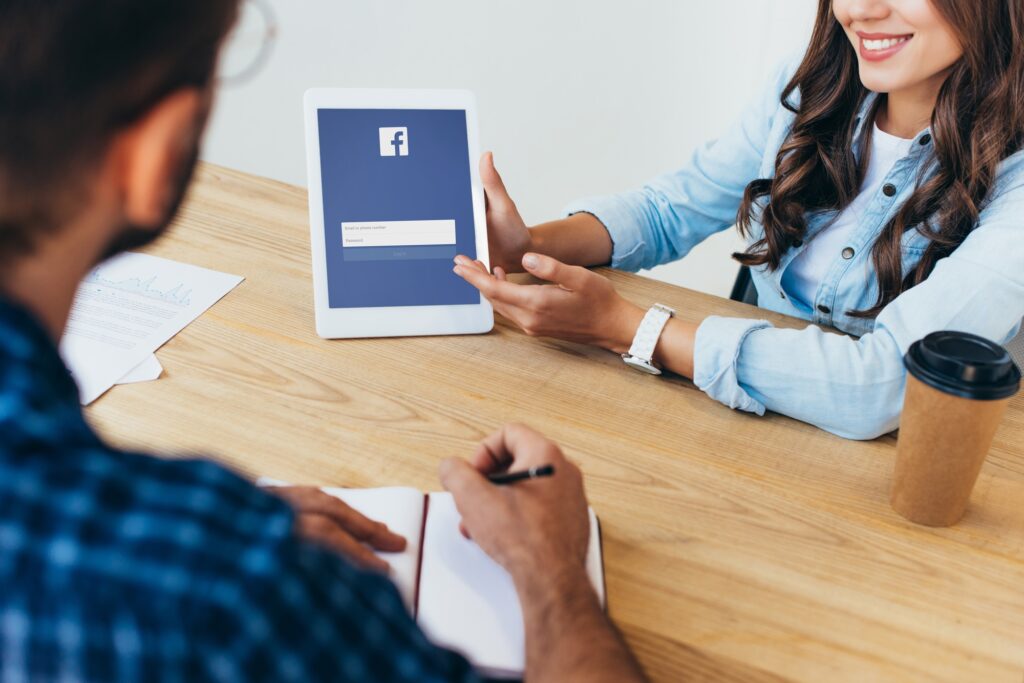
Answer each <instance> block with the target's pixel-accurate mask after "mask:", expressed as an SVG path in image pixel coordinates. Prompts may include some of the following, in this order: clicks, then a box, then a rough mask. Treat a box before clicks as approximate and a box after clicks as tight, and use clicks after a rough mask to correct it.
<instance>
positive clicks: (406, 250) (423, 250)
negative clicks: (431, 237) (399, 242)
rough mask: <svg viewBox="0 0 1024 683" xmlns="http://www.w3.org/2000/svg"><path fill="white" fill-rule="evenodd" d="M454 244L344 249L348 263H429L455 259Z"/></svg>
mask: <svg viewBox="0 0 1024 683" xmlns="http://www.w3.org/2000/svg"><path fill="white" fill-rule="evenodd" d="M456 253H457V251H456V246H455V245H454V244H431V245H428V246H417V247H343V248H342V250H341V255H342V258H343V259H344V260H346V261H427V260H435V259H448V260H449V261H450V260H452V259H454V258H455V254H456Z"/></svg>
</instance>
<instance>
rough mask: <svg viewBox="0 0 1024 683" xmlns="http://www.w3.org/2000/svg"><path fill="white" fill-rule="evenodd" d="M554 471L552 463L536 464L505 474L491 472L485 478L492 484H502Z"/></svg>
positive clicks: (546, 474)
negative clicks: (526, 468)
mask: <svg viewBox="0 0 1024 683" xmlns="http://www.w3.org/2000/svg"><path fill="white" fill-rule="evenodd" d="M554 473H555V466H554V465H538V466H537V467H531V468H530V469H528V470H523V471H522V472H506V473H505V474H492V475H490V476H488V477H487V478H488V479H490V481H491V483H492V484H497V485H498V486H503V485H505V484H512V483H514V482H517V481H524V480H526V479H537V478H538V477H550V476H551V475H553V474H554Z"/></svg>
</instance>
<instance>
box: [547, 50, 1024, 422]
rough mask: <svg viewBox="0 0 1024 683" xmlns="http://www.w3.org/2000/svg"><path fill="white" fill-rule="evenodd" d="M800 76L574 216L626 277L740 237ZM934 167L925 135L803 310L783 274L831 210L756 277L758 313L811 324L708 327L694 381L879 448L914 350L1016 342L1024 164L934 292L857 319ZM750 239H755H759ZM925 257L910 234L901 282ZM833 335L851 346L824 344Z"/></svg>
mask: <svg viewBox="0 0 1024 683" xmlns="http://www.w3.org/2000/svg"><path fill="white" fill-rule="evenodd" d="M796 66H797V64H796V63H787V64H786V65H785V66H784V67H783V68H781V69H779V70H778V71H777V73H776V74H775V76H774V77H773V78H772V79H771V82H770V83H769V84H768V86H767V87H766V88H765V89H764V91H763V93H762V94H761V95H760V96H759V97H758V98H757V99H755V101H754V102H753V103H752V104H751V105H750V106H749V107H748V108H747V109H746V111H745V112H744V114H743V115H742V117H741V118H740V120H739V122H737V123H736V124H735V125H734V126H733V127H732V128H731V129H729V131H728V132H726V133H725V135H724V136H722V137H721V138H720V139H719V140H717V141H715V142H713V143H711V144H709V145H707V146H705V147H703V148H701V149H699V150H698V151H697V152H696V153H695V154H694V155H693V158H692V159H691V161H690V163H689V164H687V165H686V166H685V167H684V168H682V169H681V170H679V171H676V172H674V173H670V174H667V175H664V176H662V177H659V178H656V179H655V180H653V181H651V182H650V183H649V184H647V185H646V186H644V187H643V188H642V189H639V190H635V191H631V192H625V193H622V194H618V195H613V196H609V197H599V198H592V199H587V200H582V201H579V202H575V203H573V204H572V205H570V206H569V207H568V208H567V210H566V212H567V214H570V215H571V214H574V213H580V212H585V213H590V214H593V215H594V216H596V217H597V218H598V219H599V220H600V221H601V222H602V223H603V224H604V225H605V226H606V227H607V229H608V232H609V234H610V235H611V238H612V241H613V243H614V250H613V255H612V266H613V267H615V268H620V269H622V270H629V271H637V270H640V269H642V268H651V267H653V266H656V265H659V264H662V263H667V262H669V261H675V260H677V259H680V258H682V257H684V256H685V255H686V254H687V253H688V252H689V251H690V250H691V249H692V248H693V247H694V246H695V245H697V244H699V243H700V242H701V241H703V240H704V239H705V238H707V237H708V236H710V235H712V234H714V233H717V232H720V231H722V230H726V229H728V228H729V227H731V226H733V225H734V224H735V222H736V215H737V211H738V210H739V205H740V202H741V199H742V196H743V191H744V189H745V188H746V186H747V184H748V183H750V182H751V181H752V180H754V179H757V178H770V177H773V176H774V172H775V157H776V154H777V153H778V151H779V148H780V147H781V145H782V143H783V142H784V141H785V139H786V137H787V136H788V134H789V131H790V129H791V127H792V124H793V120H794V118H795V115H794V114H793V113H792V112H790V111H788V110H787V109H785V108H784V107H782V105H781V102H780V99H781V94H782V91H783V89H784V88H785V85H786V83H787V82H788V81H789V79H790V78H791V76H792V74H793V73H794V71H795V69H796ZM796 97H797V95H794V99H795V98H796ZM876 97H877V95H874V94H872V95H871V96H870V97H869V98H868V100H867V101H866V102H865V104H864V107H863V108H862V109H861V112H860V115H859V119H860V121H859V124H858V131H857V134H856V139H858V140H859V139H860V137H861V136H862V135H863V131H864V130H865V129H867V128H868V126H869V125H870V121H866V119H867V118H869V117H868V116H867V115H868V113H869V112H870V110H871V106H872V104H873V103H874V101H875V99H876ZM935 163H936V161H935V157H934V150H933V143H932V137H931V131H928V130H926V131H923V132H922V133H920V134H919V135H918V136H917V137H916V139H915V141H914V145H913V147H912V151H911V152H910V154H909V155H908V156H906V157H904V158H903V159H901V160H900V161H898V162H897V163H896V165H895V166H894V167H893V168H892V170H891V171H890V172H889V174H888V176H887V178H886V180H885V184H891V185H893V186H894V187H895V188H896V193H895V194H894V195H893V196H892V197H890V196H887V195H886V194H885V192H884V191H879V192H878V194H877V196H875V197H874V198H873V199H872V202H871V205H870V207H869V209H868V211H867V212H866V214H865V215H864V217H863V220H862V223H861V225H860V226H859V228H858V229H857V231H856V232H855V233H854V234H853V235H852V237H851V238H850V240H849V244H848V245H847V246H848V247H849V248H850V249H852V250H853V254H852V256H851V254H850V252H849V251H848V250H846V249H843V250H840V253H837V254H836V255H835V259H834V261H833V263H832V266H831V269H830V270H829V272H828V275H827V276H826V277H825V279H824V280H823V281H822V282H821V284H820V286H819V287H818V291H817V295H816V297H815V299H814V301H813V302H807V303H803V302H800V301H795V300H794V299H793V298H792V297H791V296H790V293H788V292H787V291H785V289H784V288H783V285H782V279H783V277H782V276H783V274H784V273H785V270H786V268H787V267H788V266H789V264H790V263H792V262H793V259H794V258H796V257H797V255H799V254H800V253H801V251H802V250H803V249H804V248H806V244H807V242H809V241H810V240H811V239H813V238H814V235H815V234H816V233H817V232H819V231H821V230H822V229H824V228H826V227H827V226H828V225H829V223H830V220H831V219H832V218H834V217H835V212H827V213H820V214H812V215H810V216H808V234H807V238H806V239H805V242H804V245H802V246H801V247H794V248H792V249H790V251H789V252H788V253H787V254H786V255H785V257H784V258H783V260H782V263H781V266H780V267H779V268H778V269H777V270H775V271H768V270H767V269H766V268H763V267H762V268H756V269H753V271H752V275H753V280H754V283H755V285H756V287H757V292H758V299H759V305H760V306H761V307H762V308H766V309H768V310H772V311H777V312H779V313H785V314H787V315H791V316H796V317H800V318H804V319H806V320H809V321H810V322H811V323H813V324H812V325H811V326H808V327H807V328H805V329H803V330H788V329H777V328H774V327H772V326H771V325H770V324H769V323H768V322H766V321H763V320H748V319H737V318H723V317H710V318H707V319H706V320H704V322H703V323H702V324H701V325H700V326H699V328H698V330H697V338H696V346H695V352H694V378H693V379H694V383H695V384H696V385H697V386H698V387H700V389H702V390H703V391H705V392H706V393H707V394H708V395H709V396H711V397H712V398H714V399H716V400H718V401H720V402H722V403H724V404H726V405H728V406H730V407H732V408H738V409H741V410H746V411H750V412H753V413H757V414H764V412H765V410H766V409H767V410H772V411H775V412H778V413H782V414H785V415H789V416H791V417H794V418H797V419H799V420H803V421H805V422H809V423H811V424H814V425H817V426H818V427H820V428H822V429H825V430H828V431H830V432H833V433H835V434H838V435H840V436H844V437H847V438H851V439H872V438H875V437H877V436H880V435H882V434H885V433H887V432H890V431H892V430H893V429H895V428H896V427H897V425H898V423H899V415H900V411H901V409H902V404H903V389H904V384H905V380H906V374H905V370H904V367H903V355H904V354H905V353H906V351H907V349H908V348H909V347H910V345H911V344H912V343H913V342H914V341H916V340H918V339H921V338H922V337H924V336H925V335H927V334H928V333H930V332H933V331H936V330H959V331H965V332H973V333H975V334H980V335H982V336H984V337H988V338H990V339H993V340H995V341H997V342H1000V343H1005V342H1007V341H1008V340H1010V339H1011V338H1012V337H1013V336H1014V334H1015V333H1016V331H1017V329H1018V328H1019V326H1020V323H1021V319H1022V318H1024V153H1018V154H1015V155H1014V156H1012V157H1010V158H1008V159H1006V160H1005V161H1004V162H1003V164H1002V166H1001V167H1000V171H999V174H998V178H997V181H996V184H995V188H994V191H993V193H992V194H991V196H990V198H989V199H988V201H987V202H986V204H985V205H984V206H983V207H982V211H981V216H980V219H979V225H978V227H977V228H976V229H975V230H974V231H973V232H972V233H971V234H970V235H969V236H968V237H967V239H966V240H965V241H964V242H963V244H961V245H960V247H959V248H958V249H957V250H956V251H955V252H954V253H953V254H951V255H950V256H949V257H948V258H945V259H942V260H941V261H939V263H938V264H937V265H936V267H935V269H934V270H933V271H932V274H931V276H929V278H928V279H927V280H926V281H925V282H923V283H921V284H920V285H918V286H916V287H914V288H912V289H910V290H908V291H907V292H905V293H904V294H903V295H901V296H900V297H898V298H897V299H896V300H895V301H893V302H892V303H891V304H889V305H888V306H887V307H886V308H885V309H884V310H883V311H882V312H881V313H880V314H879V315H878V317H877V318H876V319H874V320H865V319H861V318H854V317H851V316H849V315H848V312H849V311H855V310H864V309H867V308H870V307H872V306H873V305H874V304H875V301H876V299H877V295H878V286H877V281H876V273H875V268H874V266H873V264H872V262H871V246H872V244H873V243H874V241H875V239H876V238H877V236H878V235H879V233H880V232H881V231H882V229H883V228H884V227H885V225H886V224H887V223H888V222H889V221H890V220H891V219H892V217H893V216H894V215H895V213H896V211H897V210H898V209H899V208H900V206H901V205H902V204H903V203H904V202H905V201H906V200H907V198H908V197H909V196H910V194H911V193H912V192H913V190H914V187H915V184H916V182H917V181H918V179H919V178H920V177H922V175H924V176H926V175H927V174H928V172H929V169H930V168H933V167H934V164H935ZM889 190H890V192H891V188H889ZM753 227H754V233H755V234H754V239H756V238H757V237H758V236H759V235H758V233H760V234H763V228H762V227H761V226H760V225H756V224H755V225H754V226H753ZM927 245H928V240H927V238H925V237H924V236H922V235H920V234H919V233H918V232H916V231H914V230H911V231H909V232H907V233H906V234H905V235H904V238H903V246H904V257H903V258H904V268H905V272H906V271H908V270H909V269H910V268H911V267H913V266H914V264H916V263H917V262H918V260H919V259H920V258H921V255H922V254H923V252H924V250H925V248H926V247H927ZM843 251H845V252H846V254H845V256H844V254H843V253H842V252H843ZM847 257H849V258H847ZM829 327H833V328H837V329H839V330H841V331H843V332H846V333H848V334H849V335H853V336H846V335H838V334H834V333H829V332H826V331H825V328H829Z"/></svg>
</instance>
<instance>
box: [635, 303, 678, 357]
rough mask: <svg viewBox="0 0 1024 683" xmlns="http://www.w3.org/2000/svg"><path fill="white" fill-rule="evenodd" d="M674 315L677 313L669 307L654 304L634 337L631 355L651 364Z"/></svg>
mask: <svg viewBox="0 0 1024 683" xmlns="http://www.w3.org/2000/svg"><path fill="white" fill-rule="evenodd" d="M673 315H675V311H673V310H672V309H671V308H669V307H668V306H663V305H662V304H654V306H652V307H651V309H650V310H649V311H647V315H645V316H644V319H643V321H642V322H641V323H640V327H639V328H638V329H637V331H636V336H635V337H633V345H632V346H631V347H629V355H631V356H633V357H634V358H639V359H640V360H642V361H646V362H648V363H650V362H651V359H652V358H654V349H656V348H657V346H658V339H660V338H661V332H662V330H664V329H665V325H667V324H668V321H669V318H671V317H672V316H673Z"/></svg>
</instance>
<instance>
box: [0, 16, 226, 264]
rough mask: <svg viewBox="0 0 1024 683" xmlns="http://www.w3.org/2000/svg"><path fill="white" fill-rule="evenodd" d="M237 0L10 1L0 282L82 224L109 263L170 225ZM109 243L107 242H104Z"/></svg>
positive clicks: (0, 91)
mask: <svg viewBox="0 0 1024 683" xmlns="http://www.w3.org/2000/svg"><path fill="white" fill-rule="evenodd" d="M237 6H238V0H45V2H40V0H0V272H2V271H3V270H9V269H10V268H11V267H12V264H17V263H18V262H19V261H21V260H23V259H26V258H30V257H31V256H32V255H33V254H34V252H36V251H37V250H38V249H39V248H40V246H41V245H42V244H43V243H45V242H47V241H50V242H52V241H55V240H57V239H59V238H61V236H62V234H63V233H64V232H66V231H67V230H68V229H69V228H68V225H69V224H72V223H76V222H77V221H79V220H80V218H81V217H82V216H84V215H88V216H91V217H93V218H94V220H92V221H91V222H90V223H89V225H90V228H89V229H95V230H96V231H97V235H96V236H97V238H100V239H103V240H104V242H105V243H104V244H103V245H101V247H100V249H101V250H100V252H99V253H98V254H97V256H104V255H109V254H110V253H113V252H115V251H117V250H120V249H122V248H130V247H134V246H139V245H141V244H143V243H145V242H147V241H150V240H152V239H154V238H155V237H156V236H158V235H159V233H160V232H161V230H162V229H163V228H164V227H165V226H166V225H167V223H169V222H170V220H171V219H172V218H173V216H174V212H175V210H176V208H177V206H178V204H179V203H180V201H181V199H182V197H183V196H184V193H185V188H186V187H187V185H188V181H189V179H190V177H191V173H192V169H193V167H194V165H195V161H196V158H197V156H198V148H199V141H200V138H201V133H202V130H203V127H204V125H205V122H206V118H207V115H208V113H209V108H210V100H211V95H210V94H211V83H212V81H213V75H214V71H215V68H216V63H217V57H218V54H219V49H220V46H221V43H222V42H223V40H224V38H225V36H226V35H227V33H228V31H229V30H230V28H231V26H232V24H233V23H234V20H235V16H236V13H237V10H238V7H237ZM100 233H102V234H100Z"/></svg>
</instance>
